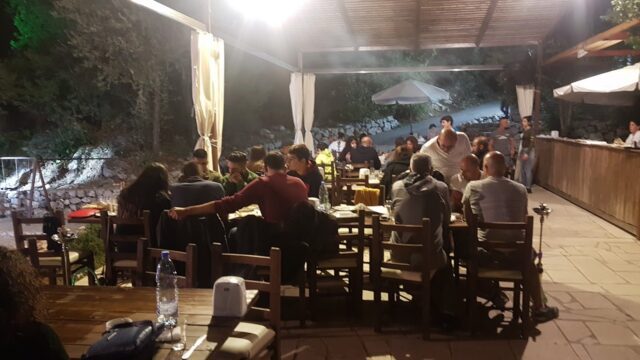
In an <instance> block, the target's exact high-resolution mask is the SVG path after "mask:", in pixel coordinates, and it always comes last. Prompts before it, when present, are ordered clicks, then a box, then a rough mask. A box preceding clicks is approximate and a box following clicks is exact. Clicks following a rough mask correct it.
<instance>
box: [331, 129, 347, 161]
mask: <svg viewBox="0 0 640 360" xmlns="http://www.w3.org/2000/svg"><path fill="white" fill-rule="evenodd" d="M346 144H347V143H346V142H345V141H344V133H343V132H339V133H338V138H337V139H336V140H335V141H333V142H332V143H331V144H329V150H331V153H333V157H334V158H335V159H337V158H338V156H339V155H340V154H341V153H342V150H343V149H344V147H345V145H346Z"/></svg>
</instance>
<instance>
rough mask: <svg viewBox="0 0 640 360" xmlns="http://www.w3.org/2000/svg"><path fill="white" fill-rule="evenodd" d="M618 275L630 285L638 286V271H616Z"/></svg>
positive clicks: (639, 282) (639, 283) (639, 273)
mask: <svg viewBox="0 0 640 360" xmlns="http://www.w3.org/2000/svg"><path fill="white" fill-rule="evenodd" d="M618 275H620V276H622V277H623V278H624V279H625V280H627V281H628V282H629V283H631V284H637V285H640V271H618Z"/></svg>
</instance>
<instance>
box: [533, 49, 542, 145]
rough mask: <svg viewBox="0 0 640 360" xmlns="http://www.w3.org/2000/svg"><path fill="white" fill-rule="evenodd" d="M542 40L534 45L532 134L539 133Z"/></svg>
mask: <svg viewBox="0 0 640 360" xmlns="http://www.w3.org/2000/svg"><path fill="white" fill-rule="evenodd" d="M543 55H544V54H543V48H542V40H541V41H539V42H538V46H537V47H536V59H537V60H536V89H535V97H534V100H533V134H534V136H535V135H538V134H539V133H540V111H541V105H542V104H541V101H542V63H543Z"/></svg>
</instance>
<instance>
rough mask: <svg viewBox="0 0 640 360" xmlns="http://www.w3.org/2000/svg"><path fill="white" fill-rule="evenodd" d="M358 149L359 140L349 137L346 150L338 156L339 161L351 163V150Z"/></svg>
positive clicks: (345, 146)
mask: <svg viewBox="0 0 640 360" xmlns="http://www.w3.org/2000/svg"><path fill="white" fill-rule="evenodd" d="M357 147H358V139H356V138H355V136H349V138H348V139H347V143H346V144H345V145H344V149H342V152H341V153H340V156H338V161H342V162H351V150H353V149H355V148H357Z"/></svg>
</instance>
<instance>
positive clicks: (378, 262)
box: [370, 215, 432, 339]
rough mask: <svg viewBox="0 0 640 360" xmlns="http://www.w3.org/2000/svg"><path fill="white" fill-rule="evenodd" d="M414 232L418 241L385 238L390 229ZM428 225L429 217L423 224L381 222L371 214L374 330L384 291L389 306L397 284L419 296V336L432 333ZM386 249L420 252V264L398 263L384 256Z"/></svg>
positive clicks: (378, 322) (408, 254) (407, 254)
mask: <svg viewBox="0 0 640 360" xmlns="http://www.w3.org/2000/svg"><path fill="white" fill-rule="evenodd" d="M393 231H395V232H397V233H398V234H407V233H410V234H415V235H416V236H418V237H419V238H420V239H421V243H420V244H398V243H392V242H391V241H386V240H385V239H387V236H390V234H391V232H393ZM431 246H432V244H431V225H430V222H429V219H422V225H396V224H383V223H381V222H380V216H378V215H374V216H373V240H372V242H371V270H370V272H371V279H372V282H373V293H374V295H373V296H374V304H375V313H376V315H375V316H376V318H375V331H377V332H379V331H381V327H382V325H381V314H382V299H381V297H382V296H381V294H382V292H383V291H386V292H387V293H388V295H389V304H390V305H391V306H393V305H394V303H395V302H396V301H397V299H396V298H397V293H398V290H399V288H400V287H402V288H403V290H404V291H406V292H409V293H412V295H413V296H417V297H418V298H419V300H420V308H421V315H422V337H423V339H429V337H430V333H431V316H430V315H431V313H430V311H431V287H430V271H429V263H428V259H429V253H430V251H431ZM385 250H389V251H398V252H401V253H403V254H404V255H406V256H407V257H410V255H420V256H421V257H422V266H421V267H419V268H417V267H415V266H412V265H411V264H409V263H400V262H397V261H392V260H391V259H389V260H387V259H385Z"/></svg>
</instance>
